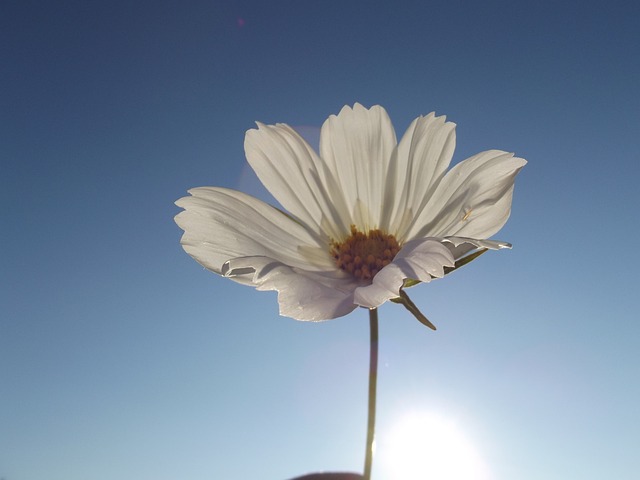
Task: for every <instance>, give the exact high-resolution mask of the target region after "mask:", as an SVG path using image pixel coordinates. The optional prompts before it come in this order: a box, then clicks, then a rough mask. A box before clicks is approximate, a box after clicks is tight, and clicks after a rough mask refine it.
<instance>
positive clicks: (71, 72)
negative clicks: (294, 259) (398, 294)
mask: <svg viewBox="0 0 640 480" xmlns="http://www.w3.org/2000/svg"><path fill="white" fill-rule="evenodd" d="M638 5H639V4H638V2H632V1H628V2H616V1H606V2H604V1H603V2H547V1H536V2H517V1H516V2H514V1H502V2H494V1H485V2H460V1H441V2H394V3H393V4H392V2H384V3H383V2H380V3H378V2H364V1H333V0H325V1H322V2H309V1H287V2H264V1H261V2H257V1H256V2H248V1H247V2H221V1H219V2H204V1H192V2H186V3H185V2H183V3H180V2H168V1H163V0H161V1H154V2H150V1H139V2H135V1H134V2H131V1H126V2H124V1H120V0H112V1H109V2H92V1H86V0H83V1H80V0H77V1H60V2H45V1H29V0H4V1H3V2H2V3H1V4H0V55H1V65H2V67H1V68H0V162H1V166H2V169H1V170H0V198H1V204H2V229H1V230H0V239H1V242H2V243H1V245H2V251H1V253H0V478H3V479H5V480H43V479H46V480H87V479H89V480H107V479H108V480H111V479H125V480H126V479H132V480H169V479H171V480H174V479H187V480H200V479H209V480H218V479H223V480H246V479H249V478H255V479H260V480H263V479H264V480H284V479H286V478H290V477H292V476H295V475H300V474H303V473H307V472H309V471H318V470H351V471H361V468H362V463H363V458H364V439H365V433H366V432H365V429H366V376H367V362H368V316H367V313H366V311H364V310H362V309H360V310H357V311H355V312H353V313H352V314H351V315H349V316H347V317H345V318H342V319H339V320H335V321H331V322H326V323H321V324H307V323H301V322H296V321H294V320H291V319H288V318H284V317H279V316H278V312H277V303H276V295H275V293H273V292H267V293H265V292H256V291H254V290H253V289H251V288H247V287H243V286H240V285H237V284H235V283H233V282H230V281H228V280H225V279H222V278H219V277H217V276H216V275H214V274H211V273H210V272H207V271H205V270H204V269H203V268H202V267H200V266H199V265H198V264H197V263H196V262H195V261H193V260H192V259H191V258H190V257H189V256H188V255H187V254H185V253H184V251H183V250H182V248H181V247H180V245H179V238H180V235H181V231H180V229H179V228H178V227H177V226H176V225H175V223H174V221H173V216H174V215H175V214H176V213H177V212H178V211H179V210H178V208H177V207H175V206H174V205H173V202H174V201H175V200H176V199H178V198H179V197H181V196H183V195H185V192H186V190H187V189H188V188H191V187H195V186H201V185H217V186H225V187H231V188H243V189H246V188H248V189H249V190H250V193H254V194H256V193H257V189H256V188H255V187H252V186H251V184H252V183H251V181H250V179H249V177H248V172H247V167H246V162H245V160H244V153H243V137H244V132H245V131H246V130H247V129H249V128H252V127H253V126H254V122H255V121H256V120H258V121H261V122H265V123H274V122H285V123H289V124H290V125H294V126H297V127H304V128H307V127H309V128H308V130H309V131H313V128H317V127H319V126H320V125H321V124H322V122H323V120H324V119H325V118H326V117H327V116H328V115H330V114H332V113H337V112H338V111H339V110H340V108H341V107H342V106H343V105H345V104H353V103H354V102H360V103H363V104H364V105H367V106H370V105H373V104H381V105H383V106H384V107H385V108H386V109H387V111H388V112H389V115H390V116H391V119H392V121H393V122H394V125H395V127H396V130H397V133H398V135H401V134H402V133H403V131H404V129H405V128H406V127H407V126H408V125H409V123H410V122H411V120H413V118H415V117H417V116H418V115H420V114H427V113H429V112H431V111H434V110H435V111H436V112H437V113H438V114H446V115H447V117H448V118H449V119H450V120H451V121H453V122H455V123H456V124H457V125H458V128H457V138H458V142H457V149H456V154H455V156H454V161H460V160H462V159H464V158H466V157H468V156H470V155H472V154H474V153H477V152H479V151H482V150H486V149H490V148H497V149H503V150H509V151H514V152H516V154H517V155H519V156H522V157H524V158H526V159H528V160H529V164H528V165H527V166H526V167H525V169H524V170H523V171H522V173H521V174H520V176H519V177H518V179H517V182H516V191H515V196H514V203H513V211H512V216H511V219H510V220H509V223H508V224H507V225H506V226H505V227H504V228H503V230H502V231H501V232H500V233H499V234H498V235H497V236H496V238H498V239H500V240H506V241H509V242H512V243H513V244H514V249H513V250H512V251H501V252H493V253H490V254H487V255H485V256H483V257H482V258H481V259H479V260H478V261H476V262H474V263H473V264H472V265H470V266H469V267H467V268H465V269H463V270H461V271H459V272H456V273H455V274H454V275H451V276H448V277H447V278H445V279H443V280H438V281H435V282H433V283H431V284H429V285H420V286H417V287H415V288H414V289H412V290H411V294H412V298H413V300H414V301H415V302H416V303H417V304H418V305H419V306H420V307H421V308H422V310H423V312H424V313H425V314H426V315H427V316H428V317H429V318H430V319H431V320H432V321H433V322H434V323H436V325H437V326H438V328H439V329H438V331H437V332H432V331H430V330H427V329H426V328H424V327H423V326H422V325H421V324H419V323H418V322H417V321H416V320H415V319H413V317H411V316H410V315H409V314H408V313H407V312H405V311H404V309H403V308H402V307H400V306H398V305H394V304H391V305H385V306H383V307H382V308H381V309H380V322H381V324H380V335H381V339H380V342H381V343H380V377H379V398H378V430H377V432H378V457H377V460H375V461H374V479H375V480H396V479H394V478H392V475H393V474H392V473H390V472H391V470H385V468H386V467H385V466H384V464H383V460H382V459H384V458H385V456H387V457H388V456H389V452H390V451H391V449H392V445H391V443H393V442H392V441H391V440H390V439H391V438H392V437H391V433H390V432H392V431H393V429H394V426H395V425H397V424H398V422H399V421H400V419H401V418H403V416H404V415H406V414H407V412H420V413H421V414H424V415H436V416H437V417H438V418H441V419H445V420H446V421H447V422H450V423H453V424H455V425H457V428H458V429H459V430H461V431H463V432H464V435H465V437H466V438H467V439H468V440H469V442H470V443H472V444H473V445H474V448H475V449H476V451H477V453H478V455H479V456H481V457H482V459H483V461H484V462H485V464H486V465H487V468H488V471H489V476H488V477H487V478H490V479H491V480H539V479H545V480H566V479H569V478H572V479H573V478H575V479H581V480H602V479H616V480H633V479H636V478H638V477H637V475H638V471H640V456H638V445H640V408H639V407H638V405H640V323H639V322H638V320H637V310H638V301H639V299H638V287H639V283H640V282H638V280H637V275H638V271H639V269H640V262H639V261H638V254H637V252H634V251H633V250H634V247H633V243H632V242H633V241H634V238H637V237H639V236H640V227H639V223H638V218H639V214H638V208H639V206H640V194H639V191H640V189H639V188H638V178H639V173H640V167H639V160H640V158H639V154H638V152H639V151H640V93H639V90H638V86H639V85H640V33H639V31H640V30H639V29H638V28H637V26H638V18H640V7H638Z"/></svg>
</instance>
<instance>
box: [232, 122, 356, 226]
mask: <svg viewBox="0 0 640 480" xmlns="http://www.w3.org/2000/svg"><path fill="white" fill-rule="evenodd" d="M244 148H245V154H246V156H247V161H248V162H249V164H250V165H251V167H252V168H253V170H254V171H255V172H256V175H257V176H258V178H259V179H260V181H261V182H262V183H263V185H264V186H265V187H266V188H267V190H269V192H270V193H271V194H272V195H273V196H274V198H275V199H276V200H278V201H279V202H280V204H281V205H282V206H283V207H284V208H285V209H286V210H287V211H289V212H291V214H292V215H294V216H295V217H297V218H299V219H300V220H302V221H303V222H304V223H306V224H307V225H313V226H315V227H317V229H318V230H320V229H321V228H323V229H327V231H325V233H326V234H327V235H328V236H329V237H331V238H334V239H335V238H342V237H343V236H344V235H346V234H347V233H348V232H349V227H350V225H351V219H350V213H349V209H348V208H347V207H346V205H345V201H344V196H343V194H342V192H341V191H340V189H339V188H338V187H337V183H336V180H335V179H334V178H333V176H332V174H331V172H329V170H328V168H327V166H326V165H325V164H324V163H323V162H322V161H321V160H320V158H319V157H318V155H317V153H316V152H315V151H314V150H313V148H311V146H310V145H309V144H308V143H307V142H306V141H305V140H304V139H303V138H302V137H301V136H300V135H299V134H298V133H297V132H296V131H295V130H293V129H292V128H291V127H289V126H288V125H285V124H282V123H280V124H277V125H263V124H261V123H258V129H257V130H256V129H252V130H249V131H248V132H247V133H246V136H245V142H244Z"/></svg>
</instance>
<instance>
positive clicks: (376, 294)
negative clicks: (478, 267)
mask: <svg viewBox="0 0 640 480" xmlns="http://www.w3.org/2000/svg"><path fill="white" fill-rule="evenodd" d="M454 265H455V260H454V258H453V256H452V254H451V251H450V250H449V249H448V248H447V247H446V246H445V245H443V244H442V242H441V241H440V240H438V239H433V238H420V239H416V240H413V241H410V242H407V243H406V244H405V245H404V246H403V247H402V249H401V250H400V251H399V252H398V255H396V257H395V258H394V259H393V262H391V263H390V264H389V265H387V266H386V267H384V268H383V269H382V270H380V271H379V272H378V274H377V275H376V276H375V277H373V282H372V283H371V285H367V286H363V287H359V288H357V289H356V291H355V294H354V302H355V303H357V304H358V305H361V306H363V307H367V308H374V307H378V306H380V305H382V304H383V303H384V302H386V301H387V300H389V299H391V298H395V297H397V296H399V295H400V288H402V285H403V284H404V280H405V279H407V278H411V279H415V280H420V281H421V282H429V281H431V279H432V278H434V277H435V278H440V277H443V276H444V267H453V266H454Z"/></svg>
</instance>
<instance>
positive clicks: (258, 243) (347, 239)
mask: <svg viewBox="0 0 640 480" xmlns="http://www.w3.org/2000/svg"><path fill="white" fill-rule="evenodd" d="M455 138H456V137H455V124H453V123H451V122H446V121H445V117H436V116H435V114H433V113H431V114H429V115H427V116H426V117H419V118H417V119H415V120H414V121H413V122H412V123H411V125H410V126H409V128H408V130H407V132H406V133H405V134H404V136H403V137H402V139H401V140H400V143H397V142H396V136H395V132H394V129H393V126H392V124H391V121H390V120H389V117H388V115H387V112H386V111H385V110H384V109H383V108H382V107H380V106H374V107H372V108H371V109H366V108H365V107H363V106H362V105H359V104H356V105H355V106H354V107H353V108H350V107H348V106H346V107H344V108H343V109H342V110H341V111H340V113H339V114H338V115H337V116H336V115H332V116H330V117H329V118H328V119H327V120H326V121H325V122H324V125H323V126H322V130H321V134H320V155H318V154H317V153H316V152H315V151H314V150H313V149H312V148H311V147H310V146H309V144H308V143H307V142H306V141H305V140H303V139H302V137H301V136H300V135H299V134H298V133H296V131H295V130H293V129H292V128H291V127H289V126H288V125H285V124H276V125H263V124H260V123H258V128H257V129H253V130H249V131H248V132H247V134H246V137H245V152H246V156H247V159H248V161H249V163H250V165H251V167H252V168H253V169H254V170H255V172H256V174H257V175H258V177H259V178H260V180H261V181H262V183H263V184H264V185H265V187H266V188H267V189H268V190H269V191H270V192H271V194H272V195H273V196H274V197H275V198H276V199H277V200H278V201H279V202H280V204H281V205H282V206H283V207H284V208H285V209H286V210H287V211H288V213H284V212H282V211H280V210H278V209H276V208H274V207H272V206H270V205H268V204H266V203H264V202H262V201H261V200H258V199H256V198H253V197H251V196H249V195H246V194H244V193H241V192H238V191H235V190H230V189H226V188H217V187H200V188H194V189H192V190H190V191H189V193H190V194H191V196H188V197H184V198H181V199H180V200H178V201H177V202H176V204H177V205H178V206H180V207H182V208H183V209H184V211H182V212H180V213H179V214H178V215H177V216H176V222H177V223H178V225H179V226H180V227H181V228H182V229H183V230H184V235H183V236H182V240H181V243H182V246H183V248H184V249H185V251H186V252H187V253H188V254H189V255H191V256H192V257H193V258H194V259H195V260H197V261H198V262H199V263H200V264H202V265H203V266H204V267H206V268H207V269H209V270H211V271H213V272H215V273H218V274H221V275H224V276H226V277H228V278H230V279H232V280H234V281H236V282H239V283H243V284H246V285H251V286H254V287H256V288H257V289H258V290H277V291H278V302H279V304H280V313H281V314H282V315H285V316H288V317H292V318H295V319H298V320H314V321H317V320H327V319H331V318H336V317H340V316H342V315H345V314H347V313H349V312H351V311H352V310H353V309H354V308H356V307H357V306H362V307H368V308H374V307H378V306H380V305H381V304H382V303H384V302H385V301H387V300H391V299H396V298H397V297H399V296H400V295H401V293H403V292H401V288H402V287H403V284H404V282H405V280H406V279H413V280H419V281H422V282H428V281H430V280H431V279H432V278H438V277H442V276H443V275H444V273H445V268H446V267H453V266H454V264H455V261H456V260H458V259H461V258H463V257H465V256H466V255H468V254H469V253H470V252H472V251H475V250H477V249H479V248H489V249H499V248H504V247H510V245H509V244H508V243H504V242H497V241H491V240H486V239H487V238H489V237H491V236H492V235H493V234H495V233H496V232H497V231H498V230H500V228H501V227H502V226H503V225H504V223H505V222H506V221H507V218H508V217H509V214H510V210H511V199H512V195H513V185H514V179H515V176H516V174H517V173H518V171H519V170H520V169H521V168H522V167H523V166H524V165H525V164H526V161H525V160H523V159H522V158H517V157H514V156H513V154H511V153H507V152H503V151H500V150H489V151H486V152H482V153H479V154H477V155H474V156H473V157H471V158H468V159H467V160H464V161H463V162H460V163H459V164H457V165H456V166H454V167H453V168H452V169H451V170H449V171H447V169H448V167H449V164H450V162H451V157H452V155H453V150H454V147H455Z"/></svg>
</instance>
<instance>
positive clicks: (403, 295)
mask: <svg viewBox="0 0 640 480" xmlns="http://www.w3.org/2000/svg"><path fill="white" fill-rule="evenodd" d="M487 250H488V249H487V248H481V249H479V250H476V251H475V252H473V253H472V254H470V255H467V256H466V257H462V258H461V259H460V260H458V261H457V262H456V264H455V266H453V267H444V274H445V275H447V274H449V273H451V272H453V271H454V270H457V269H458V268H460V267H464V266H465V265H466V264H467V263H470V262H472V261H474V260H475V259H476V258H478V257H479V256H480V255H482V254H483V253H484V252H486V251H487ZM419 283H421V282H420V280H415V279H413V278H407V279H405V281H404V284H403V285H402V288H401V289H400V296H399V297H396V298H392V299H391V301H392V302H393V303H399V304H400V305H404V307H405V308H406V309H407V310H409V311H410V312H411V313H412V314H413V316H414V317H416V318H417V319H418V321H419V322H420V323H422V324H423V325H425V326H427V327H429V328H430V329H432V330H435V329H436V326H435V325H434V324H433V323H431V321H429V319H428V318H427V317H425V316H424V314H423V313H422V312H421V311H420V310H419V309H418V307H417V306H416V304H415V303H413V302H412V301H411V299H410V298H409V295H407V292H405V291H404V289H405V288H409V287H413V286H414V285H417V284H419Z"/></svg>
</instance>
